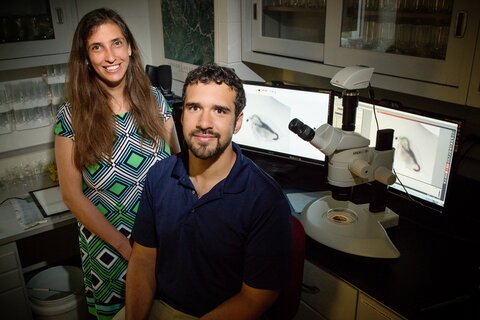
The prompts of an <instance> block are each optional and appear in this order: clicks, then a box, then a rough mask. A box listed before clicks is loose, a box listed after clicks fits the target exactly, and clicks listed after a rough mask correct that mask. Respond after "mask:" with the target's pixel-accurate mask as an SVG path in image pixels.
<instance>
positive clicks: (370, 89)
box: [368, 84, 427, 207]
mask: <svg viewBox="0 0 480 320" xmlns="http://www.w3.org/2000/svg"><path fill="white" fill-rule="evenodd" d="M368 96H369V98H370V100H371V103H372V106H373V116H374V118H375V123H376V125H377V131H378V130H380V126H379V124H378V118H377V109H376V108H375V94H374V92H373V87H372V86H371V85H370V84H369V85H368ZM392 171H393V174H394V175H395V178H396V179H397V181H398V182H399V183H400V185H401V186H402V188H403V191H405V194H406V195H407V197H408V199H409V200H410V201H413V202H415V203H418V204H420V205H421V206H422V207H427V206H426V205H424V204H423V203H421V202H420V201H418V200H416V199H414V198H413V197H412V196H411V195H410V193H408V191H407V188H406V187H405V186H404V185H403V183H402V181H401V180H400V178H399V177H398V174H397V172H396V171H395V168H393V165H392Z"/></svg>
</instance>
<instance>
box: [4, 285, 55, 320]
mask: <svg viewBox="0 0 480 320" xmlns="http://www.w3.org/2000/svg"><path fill="white" fill-rule="evenodd" d="M0 310H1V314H2V315H8V317H7V316H5V318H2V319H8V320H32V318H33V317H32V312H31V309H30V303H29V302H28V300H27V297H26V296H25V293H24V292H23V289H22V288H17V289H13V290H10V291H7V292H4V293H0ZM52 319H53V318H52Z"/></svg>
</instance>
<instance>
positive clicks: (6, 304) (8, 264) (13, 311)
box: [0, 242, 32, 320]
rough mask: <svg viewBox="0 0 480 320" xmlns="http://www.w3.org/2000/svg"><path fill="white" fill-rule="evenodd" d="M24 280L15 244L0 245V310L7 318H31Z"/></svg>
mask: <svg viewBox="0 0 480 320" xmlns="http://www.w3.org/2000/svg"><path fill="white" fill-rule="evenodd" d="M24 281H25V280H24V279H23V273H22V266H21V265H20V259H19V257H18V252H17V246H16V244H15V243H14V242H13V243H8V244H5V245H3V246H0V310H1V312H2V313H3V314H5V315H8V319H12V320H31V319H32V313H31V311H30V304H29V302H28V298H27V293H26V289H25V284H24V283H25V282H24Z"/></svg>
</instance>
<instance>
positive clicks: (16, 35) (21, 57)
mask: <svg viewBox="0 0 480 320" xmlns="http://www.w3.org/2000/svg"><path fill="white" fill-rule="evenodd" d="M76 23H77V14H76V6H75V0H15V1H10V2H9V4H8V5H6V6H2V8H0V70H5V69H14V68H19V66H21V67H32V66H38V65H45V64H56V63H64V62H66V59H68V53H69V52H70V46H71V41H72V37H73V32H74V30H75V26H76Z"/></svg>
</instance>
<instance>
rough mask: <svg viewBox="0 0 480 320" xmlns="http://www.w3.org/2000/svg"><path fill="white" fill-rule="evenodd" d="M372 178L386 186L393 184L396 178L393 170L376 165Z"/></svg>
mask: <svg viewBox="0 0 480 320" xmlns="http://www.w3.org/2000/svg"><path fill="white" fill-rule="evenodd" d="M374 179H375V180H377V181H378V182H381V183H383V184H384V185H387V186H389V185H392V184H394V183H395V181H396V180H397V178H396V177H395V175H394V174H393V172H392V171H391V170H390V169H387V168H385V167H378V168H377V169H376V170H375V175H374Z"/></svg>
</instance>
